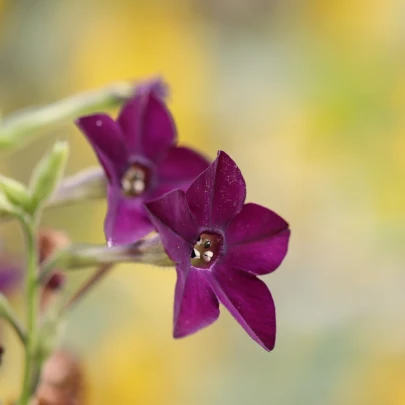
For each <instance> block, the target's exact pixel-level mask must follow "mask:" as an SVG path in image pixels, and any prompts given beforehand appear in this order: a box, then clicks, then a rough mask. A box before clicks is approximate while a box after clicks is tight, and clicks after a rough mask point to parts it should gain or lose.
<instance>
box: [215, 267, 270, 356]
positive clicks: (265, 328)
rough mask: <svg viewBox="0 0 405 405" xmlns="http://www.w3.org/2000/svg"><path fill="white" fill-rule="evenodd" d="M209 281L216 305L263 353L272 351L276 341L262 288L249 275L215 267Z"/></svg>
mask: <svg viewBox="0 0 405 405" xmlns="http://www.w3.org/2000/svg"><path fill="white" fill-rule="evenodd" d="M210 280H211V286H212V289H213V291H214V293H215V294H216V296H217V297H218V299H219V301H220V302H221V303H222V304H223V305H224V306H225V307H226V308H227V309H228V311H229V312H230V313H231V314H232V316H233V317H234V318H235V319H236V320H237V321H238V322H239V324H240V325H241V326H242V327H243V329H245V331H246V332H247V333H248V335H249V336H250V337H251V338H252V339H253V340H254V341H255V342H257V343H258V344H259V345H260V346H262V347H263V348H264V349H266V350H269V351H270V350H272V349H273V348H274V344H275V340H276V313H275V307H274V302H273V298H272V296H271V294H270V291H269V289H268V288H267V286H266V284H264V283H263V281H261V280H259V279H258V278H257V277H256V276H254V275H252V274H249V273H246V272H244V271H240V270H236V269H230V268H225V267H223V266H222V267H221V266H219V265H217V266H216V267H215V269H214V271H213V272H212V277H211V278H210Z"/></svg>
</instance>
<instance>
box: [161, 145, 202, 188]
mask: <svg viewBox="0 0 405 405" xmlns="http://www.w3.org/2000/svg"><path fill="white" fill-rule="evenodd" d="M208 166H209V163H208V161H207V160H206V159H205V158H204V157H203V156H201V155H200V154H199V153H197V152H196V151H194V150H192V149H189V148H185V147H176V146H172V147H171V148H170V149H169V151H168V154H167V156H166V157H165V159H164V160H163V161H162V162H161V163H160V164H159V167H158V178H159V181H160V187H159V188H160V190H158V191H159V192H160V195H162V192H163V191H165V192H167V191H170V190H173V189H174V188H180V189H181V190H184V191H185V190H187V188H188V187H190V184H191V183H192V182H193V181H194V180H195V179H196V178H197V177H198V176H199V175H200V174H201V173H202V172H203V171H204V170H205V169H207V167H208Z"/></svg>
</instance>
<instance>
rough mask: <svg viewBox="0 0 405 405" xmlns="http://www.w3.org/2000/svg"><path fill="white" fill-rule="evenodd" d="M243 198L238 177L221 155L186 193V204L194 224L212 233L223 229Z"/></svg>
mask: <svg viewBox="0 0 405 405" xmlns="http://www.w3.org/2000/svg"><path fill="white" fill-rule="evenodd" d="M245 197H246V184H245V180H244V179H243V176H242V173H241V172H240V170H239V168H238V166H237V165H236V163H235V162H234V161H233V160H232V159H231V158H230V157H229V156H228V155H227V154H226V153H225V152H222V151H220V152H219V153H218V157H217V158H216V159H215V161H214V162H213V163H212V164H211V165H210V166H209V167H208V169H207V170H205V171H204V172H203V173H202V174H201V175H200V176H199V177H198V178H197V179H196V180H195V182H194V183H193V184H192V185H191V186H190V188H189V189H188V191H187V201H188V204H189V206H190V210H191V212H192V213H193V215H194V217H195V219H196V222H197V224H198V225H199V226H200V227H204V228H213V229H223V228H224V227H225V226H226V225H227V224H228V223H229V221H231V220H232V219H233V218H234V217H235V216H236V215H237V214H238V213H239V212H240V210H241V209H242V207H243V203H244V201H245Z"/></svg>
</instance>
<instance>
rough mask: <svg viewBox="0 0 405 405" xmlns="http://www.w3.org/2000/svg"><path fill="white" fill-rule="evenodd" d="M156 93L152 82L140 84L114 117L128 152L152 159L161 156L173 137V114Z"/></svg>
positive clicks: (174, 129) (157, 158) (174, 128)
mask: <svg viewBox="0 0 405 405" xmlns="http://www.w3.org/2000/svg"><path fill="white" fill-rule="evenodd" d="M160 93H161V91H160V90H159V91H158V90H157V87H156V86H154V85H149V86H146V85H145V86H143V87H142V89H141V91H138V92H137V94H136V95H135V97H134V98H133V99H132V100H130V101H129V102H127V103H126V104H125V105H124V106H123V108H122V110H121V113H120V115H119V117H118V123H119V125H120V127H121V129H122V131H123V133H124V135H125V137H126V145H127V148H128V150H129V153H130V154H132V155H139V154H140V155H144V156H146V157H147V158H148V159H150V160H152V161H153V162H158V161H159V160H161V159H162V158H164V155H165V152H166V151H167V149H168V148H169V147H170V146H171V145H172V144H173V143H174V142H175V140H176V127H175V124H174V121H173V117H172V116H171V114H170V112H169V110H168V109H167V107H166V105H165V103H164V101H163V100H162V98H161V94H160Z"/></svg>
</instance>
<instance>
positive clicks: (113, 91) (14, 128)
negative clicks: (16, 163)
mask: <svg viewBox="0 0 405 405" xmlns="http://www.w3.org/2000/svg"><path fill="white" fill-rule="evenodd" d="M134 90H135V85H134V83H131V82H118V83H114V84H112V85H110V86H108V87H105V88H102V89H98V90H93V91H89V92H85V93H81V94H78V95H74V96H71V97H67V98H65V99H63V100H60V101H57V102H56V103H54V104H50V105H47V106H44V107H38V108H32V109H29V110H23V111H21V112H17V113H15V114H14V115H12V116H11V117H8V118H6V119H5V120H4V122H3V123H2V122H0V150H2V149H9V148H12V147H18V146H21V145H22V144H26V143H27V142H28V141H30V140H33V139H35V138H36V137H37V136H38V135H39V134H40V133H41V132H43V130H44V129H46V128H47V127H49V126H51V125H56V124H61V123H64V122H70V121H71V120H72V119H75V118H77V117H79V116H80V115H86V114H91V113H94V112H100V111H105V110H107V109H110V108H114V107H117V106H119V105H120V104H122V103H123V102H124V101H126V100H128V99H129V98H131V97H132V96H133V94H134Z"/></svg>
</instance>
